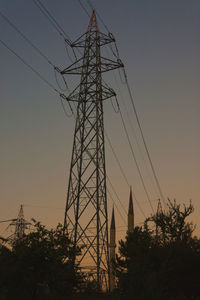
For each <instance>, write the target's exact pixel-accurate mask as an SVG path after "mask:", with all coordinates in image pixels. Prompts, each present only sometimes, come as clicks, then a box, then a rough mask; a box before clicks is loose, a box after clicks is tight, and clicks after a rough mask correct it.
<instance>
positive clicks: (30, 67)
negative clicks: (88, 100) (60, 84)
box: [0, 39, 73, 117]
mask: <svg viewBox="0 0 200 300" xmlns="http://www.w3.org/2000/svg"><path fill="white" fill-rule="evenodd" d="M0 43H1V44H2V45H3V46H4V47H5V48H6V49H7V50H9V51H10V52H11V53H12V54H13V55H15V56H16V57H17V58H18V59H19V60H20V61H21V62H22V63H23V64H24V65H25V66H26V67H28V68H29V69H30V70H31V71H32V72H33V73H34V74H35V75H37V76H38V77H39V78H40V79H41V80H42V81H44V82H45V83H46V84H47V85H48V86H49V87H50V88H51V89H52V90H54V92H56V93H57V94H59V96H60V99H61V100H62V99H64V100H67V97H66V96H65V95H64V94H61V93H60V92H59V91H58V90H57V89H56V88H55V87H54V85H53V84H52V83H50V82H49V81H48V80H47V79H46V78H45V77H44V76H43V75H41V73H40V72H38V71H37V70H35V69H34V68H33V67H32V66H31V65H30V64H29V63H28V62H27V61H25V60H24V59H23V58H22V57H21V56H20V55H19V54H17V53H16V52H15V51H14V50H13V49H11V48H10V47H9V46H8V45H7V44H6V43H5V42H4V41H3V40H1V39H0ZM67 103H68V105H69V107H70V110H71V113H72V114H73V110H72V108H71V105H70V103H69V102H68V101H67ZM61 105H62V108H63V110H64V113H65V114H66V115H67V116H68V117H69V115H68V114H67V112H66V110H65V108H64V105H63V102H62V101H61Z"/></svg>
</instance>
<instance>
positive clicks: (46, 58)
mask: <svg viewBox="0 0 200 300" xmlns="http://www.w3.org/2000/svg"><path fill="white" fill-rule="evenodd" d="M0 16H1V17H2V18H3V19H4V20H5V21H6V22H7V23H8V24H9V25H10V26H11V27H12V28H13V29H14V30H15V31H16V32H18V33H19V34H20V35H21V37H22V38H23V39H24V40H25V41H26V42H27V43H28V44H29V45H30V46H31V47H32V48H33V49H34V50H35V51H36V52H37V53H39V54H40V56H42V57H43V58H44V59H45V60H46V61H47V62H48V63H49V64H50V65H51V66H52V67H55V66H54V64H53V63H52V62H51V61H50V60H49V59H48V57H47V56H46V55H45V54H44V53H42V51H41V50H40V49H39V48H38V47H36V46H35V45H34V44H33V43H32V42H31V40H30V39H29V38H28V37H27V36H25V34H23V32H22V31H21V30H19V28H17V26H16V25H15V24H14V23H13V22H11V20H10V19H9V18H8V17H7V16H5V14H3V13H2V12H1V11H0Z"/></svg>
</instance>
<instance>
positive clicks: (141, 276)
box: [115, 201, 200, 300]
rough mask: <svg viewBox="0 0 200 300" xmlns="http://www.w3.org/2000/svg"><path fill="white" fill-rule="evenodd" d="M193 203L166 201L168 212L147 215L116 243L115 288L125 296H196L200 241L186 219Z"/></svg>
mask: <svg viewBox="0 0 200 300" xmlns="http://www.w3.org/2000/svg"><path fill="white" fill-rule="evenodd" d="M192 212H193V206H192V204H191V203H190V204H189V206H185V205H184V206H183V209H182V208H181V206H180V205H177V203H176V201H174V202H171V201H168V211H166V212H162V213H160V214H155V215H153V216H151V217H150V218H148V219H147V220H146V221H145V223H144V226H143V227H136V228H135V229H134V231H133V232H132V233H128V234H127V236H126V239H125V241H122V240H121V241H120V243H119V255H118V256H117V259H116V266H115V267H116V268H115V269H116V276H117V279H118V290H119V292H120V293H121V294H122V295H124V298H125V299H133V298H135V299H137V300H143V299H145V300H146V299H152V300H157V299H159V300H160V299H162V300H165V299H166V300H169V299H181V300H183V299H195V300H196V299H198V298H197V297H200V286H199V278H200V240H199V239H198V238H196V237H193V236H192V233H193V231H194V226H193V225H192V223H188V222H187V217H188V216H190V214H191V213H192Z"/></svg>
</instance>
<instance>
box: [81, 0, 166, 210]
mask: <svg viewBox="0 0 200 300" xmlns="http://www.w3.org/2000/svg"><path fill="white" fill-rule="evenodd" d="M79 1H80V0H79ZM87 2H88V4H89V5H90V7H91V8H92V9H94V6H93V5H92V4H91V2H90V0H87ZM95 11H96V10H95ZM96 14H97V16H98V17H99V19H100V21H101V22H102V24H103V25H104V27H105V29H106V30H107V31H108V32H109V29H108V27H107V26H106V24H105V23H104V21H103V19H102V18H101V16H100V15H99V13H98V12H97V11H96ZM115 47H116V52H117V56H118V58H119V51H118V48H117V45H116V43H115ZM124 76H125V83H126V85H127V88H128V92H129V96H130V99H131V103H132V106H133V110H134V113H135V116H136V120H137V123H138V127H139V130H140V133H141V136H142V141H143V144H144V147H145V151H146V153H147V157H148V160H149V163H150V166H151V169H152V172H153V176H154V179H155V182H156V185H157V188H158V191H159V193H160V195H161V198H162V200H163V202H164V204H165V205H166V201H165V198H164V195H163V192H162V189H161V186H160V183H159V181H158V177H157V175H156V171H155V168H154V166H153V162H152V159H151V156H150V152H149V149H148V147H147V143H146V140H145V138H144V134H143V130H142V127H141V124H140V120H139V117H138V113H137V110H136V106H135V103H134V100H133V96H132V93H131V89H130V86H129V82H128V78H127V75H126V72H125V69H124Z"/></svg>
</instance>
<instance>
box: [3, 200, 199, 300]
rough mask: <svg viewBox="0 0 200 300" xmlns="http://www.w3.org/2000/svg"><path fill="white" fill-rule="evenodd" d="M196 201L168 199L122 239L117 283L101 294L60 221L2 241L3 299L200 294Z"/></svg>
mask: <svg viewBox="0 0 200 300" xmlns="http://www.w3.org/2000/svg"><path fill="white" fill-rule="evenodd" d="M192 212H193V206H192V204H191V203H190V204H189V205H188V206H183V207H181V206H180V205H177V203H176V202H175V201H174V202H171V201H169V202H168V209H167V210H166V211H165V212H159V213H158V214H155V215H153V216H151V217H149V218H148V219H147V220H145V222H144V225H143V226H142V227H136V228H135V229H134V231H133V232H131V233H128V234H127V236H126V238H125V240H124V241H123V240H121V241H120V242H119V254H118V255H117V256H116V260H115V261H113V262H112V263H113V264H114V270H115V271H114V272H115V276H116V288H115V290H114V291H113V292H112V294H102V293H101V292H100V291H98V288H97V285H96V284H95V282H86V280H85V278H84V275H83V274H81V273H80V272H78V270H77V269H76V268H74V266H73V257H74V253H76V255H79V253H80V251H81V249H74V247H73V245H72V243H71V241H70V239H69V238H68V236H67V234H66V232H64V229H63V227H62V226H61V225H58V226H57V227H56V229H52V230H47V229H46V227H45V226H43V225H42V224H40V223H39V222H36V221H34V227H35V230H34V231H33V232H31V233H29V234H27V235H24V237H23V238H22V239H20V240H17V241H13V242H12V243H11V244H10V245H9V246H3V245H1V246H0V299H5V300H18V299H20V300H23V299H24V300H29V299H34V300H40V299H41V300H45V299H48V300H54V299H57V300H59V299H61V300H62V299H63V300H64V299H83V300H84V299H88V300H90V299H96V300H98V299H105V300H106V299H108V300H109V299H110V300H112V299H115V300H118V299H136V300H197V299H200V240H199V239H198V238H197V237H195V236H193V231H194V226H193V224H192V223H189V222H188V221H187V218H188V217H189V216H190V215H191V213H192Z"/></svg>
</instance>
